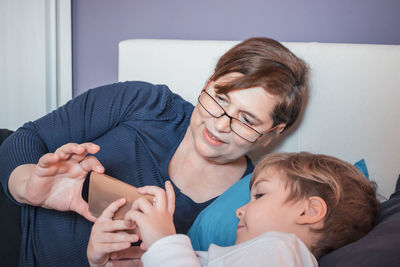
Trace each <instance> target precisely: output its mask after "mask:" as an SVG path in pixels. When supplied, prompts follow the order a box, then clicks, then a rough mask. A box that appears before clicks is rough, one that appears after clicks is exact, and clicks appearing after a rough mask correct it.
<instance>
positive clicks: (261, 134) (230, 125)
mask: <svg viewBox="0 0 400 267" xmlns="http://www.w3.org/2000/svg"><path fill="white" fill-rule="evenodd" d="M211 80H212V78H210V79H209V80H208V82H207V84H206V86H205V87H204V88H203V90H201V92H200V95H199V97H198V98H197V101H198V102H199V104H200V105H201V106H202V107H203V108H204V110H205V111H207V113H208V114H210V115H211V116H212V117H214V118H217V119H219V118H221V117H222V116H224V115H225V116H227V117H228V118H229V128H230V129H231V131H232V132H234V133H235V134H236V135H237V136H239V137H240V138H242V139H244V140H246V141H247V142H250V143H256V142H257V141H258V139H260V138H261V137H262V136H264V135H265V134H267V133H269V132H271V131H273V130H275V129H276V128H278V126H279V124H278V125H275V126H273V127H272V128H270V129H269V130H266V131H264V132H261V133H260V132H259V131H257V130H256V129H254V128H253V127H251V126H250V125H247V124H246V123H244V122H242V121H240V120H239V119H238V118H235V117H232V116H230V115H229V114H228V113H227V112H226V111H225V109H224V108H223V107H222V106H221V105H220V104H219V103H218V102H217V100H216V99H215V98H214V97H212V96H211V95H210V94H209V93H208V92H207V88H208V86H209V84H210V82H211ZM203 93H205V94H207V95H208V96H209V97H210V98H211V99H212V100H213V101H214V102H215V103H216V104H217V105H218V106H219V107H220V108H221V110H222V111H223V113H222V114H221V115H220V116H215V115H213V114H211V112H210V111H208V109H206V108H205V107H204V105H203V104H202V103H201V102H200V96H201V95H202V94H203ZM232 120H236V121H238V122H239V124H242V125H244V126H245V127H247V128H249V129H250V130H252V131H254V132H256V133H257V134H258V137H257V138H256V140H254V141H250V140H248V139H246V138H244V137H243V136H241V135H239V134H238V133H237V132H235V131H234V130H233V129H232ZM275 123H276V122H275V121H274V123H273V124H275Z"/></svg>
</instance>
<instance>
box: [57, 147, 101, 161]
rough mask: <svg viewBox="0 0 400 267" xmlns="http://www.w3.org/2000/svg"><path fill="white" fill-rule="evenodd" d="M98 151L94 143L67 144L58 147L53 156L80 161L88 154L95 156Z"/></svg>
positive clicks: (98, 148)
mask: <svg viewBox="0 0 400 267" xmlns="http://www.w3.org/2000/svg"><path fill="white" fill-rule="evenodd" d="M99 150H100V146H98V145H96V144H94V143H83V144H76V143H68V144H65V145H63V146H61V147H59V148H58V149H57V150H56V151H55V154H58V155H59V156H60V158H61V159H63V160H68V159H72V160H74V161H81V160H82V159H83V158H84V157H85V156H86V155H87V154H88V153H91V154H95V153H97V152H98V151H99Z"/></svg>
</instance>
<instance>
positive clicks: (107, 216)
mask: <svg viewBox="0 0 400 267" xmlns="http://www.w3.org/2000/svg"><path fill="white" fill-rule="evenodd" d="M125 203H126V199H125V198H120V199H118V200H116V201H114V202H112V203H111V204H110V205H108V207H107V208H105V209H104V211H103V213H102V214H101V215H100V217H99V218H98V219H97V221H105V220H111V219H112V218H113V217H114V214H115V212H116V211H117V210H118V209H119V208H120V207H122V206H123V205H125Z"/></svg>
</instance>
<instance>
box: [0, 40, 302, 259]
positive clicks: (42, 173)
mask: <svg viewBox="0 0 400 267" xmlns="http://www.w3.org/2000/svg"><path fill="white" fill-rule="evenodd" d="M307 72H308V69H307V66H306V64H305V63H304V62H303V61H302V60H300V59H299V58H297V57H296V56H295V55H294V54H292V53H291V52H290V51H289V50H288V49H287V48H285V47H284V46H282V45H281V44H280V43H278V42H276V41H274V40H271V39H267V38H252V39H248V40H246V41H244V42H242V43H240V44H238V45H237V46H235V47H234V48H232V49H231V50H229V51H228V52H227V53H226V54H224V55H223V56H222V57H221V59H220V60H219V61H218V63H217V66H216V68H215V72H214V74H213V76H212V77H211V78H210V80H209V81H208V83H207V85H206V86H205V87H204V89H203V90H202V91H201V93H200V96H199V102H198V104H197V105H196V106H195V107H193V106H192V105H191V104H190V103H188V102H186V101H185V100H183V99H182V98H181V97H179V96H178V95H175V94H173V93H172V92H171V91H170V90H169V89H168V88H167V87H166V86H164V85H152V84H148V83H144V82H126V83H118V84H112V85H108V86H103V87H99V88H96V89H92V90H89V91H88V92H86V93H84V94H82V95H80V96H78V97H76V98H75V99H73V100H72V101H70V102H69V103H67V104H66V105H65V106H63V107H61V108H59V109H58V110H55V111H53V112H52V113H50V114H48V115H46V116H44V117H42V118H40V119H38V120H37V121H35V122H29V123H27V124H25V125H24V126H23V127H22V128H20V129H19V130H18V131H17V132H16V133H15V134H13V135H12V136H11V137H10V138H9V139H8V140H7V141H6V142H5V143H4V145H3V146H2V147H1V151H0V166H1V167H0V168H1V169H0V171H1V173H0V174H1V179H2V181H1V182H2V185H3V188H4V189H5V192H6V194H7V195H8V197H9V198H10V199H11V200H13V201H14V202H15V203H16V204H19V205H21V204H27V205H22V240H21V251H22V253H21V256H20V264H21V265H35V264H36V265H40V266H41V265H44V266H45V265H52V264H53V265H54V264H57V265H75V266H83V265H87V264H88V263H87V260H86V255H85V252H86V246H87V241H88V238H89V234H90V228H91V225H92V223H91V221H94V220H95V218H94V217H93V216H92V215H91V214H90V213H89V211H88V205H87V203H86V202H85V201H84V200H83V199H82V196H81V194H82V191H85V190H82V188H85V187H84V183H85V178H86V175H87V174H88V172H90V171H97V172H105V173H107V174H109V175H111V176H114V177H117V178H119V179H121V180H123V181H125V182H127V183H130V184H132V185H134V186H144V185H157V186H160V187H163V186H164V182H165V181H166V180H170V181H172V184H173V186H174V190H175V194H176V211H175V215H174V223H175V225H176V229H177V232H179V233H185V232H186V231H187V230H188V228H189V227H190V225H191V224H192V222H193V220H194V219H195V217H196V215H197V214H198V213H199V212H200V211H201V210H202V209H203V208H204V207H206V206H207V205H208V204H210V203H211V202H212V201H213V200H214V199H215V198H216V197H217V196H218V195H220V194H221V193H223V192H224V191H225V190H226V189H227V188H229V187H230V186H231V185H233V184H234V183H235V182H237V181H238V180H240V179H241V178H242V177H243V176H244V175H246V174H248V173H250V172H251V171H252V169H253V165H252V163H251V161H250V159H249V158H248V157H247V156H246V155H247V154H248V153H250V152H252V151H254V150H256V149H258V148H260V147H263V146H267V145H268V144H269V143H270V142H271V141H272V140H273V139H274V138H277V137H278V136H279V135H280V133H282V132H283V131H284V130H286V129H288V128H289V127H290V126H291V125H292V124H293V123H294V122H295V120H296V119H297V117H298V115H299V113H300V111H301V109H302V105H303V99H304V97H305V95H306V92H307V80H308V79H307ZM100 148H101V149H100ZM86 181H87V180H86ZM83 193H85V192H83ZM60 211H62V212H60ZM72 211H74V212H72ZM80 215H82V216H83V217H82V216H80ZM85 218H86V219H87V220H86V219H85Z"/></svg>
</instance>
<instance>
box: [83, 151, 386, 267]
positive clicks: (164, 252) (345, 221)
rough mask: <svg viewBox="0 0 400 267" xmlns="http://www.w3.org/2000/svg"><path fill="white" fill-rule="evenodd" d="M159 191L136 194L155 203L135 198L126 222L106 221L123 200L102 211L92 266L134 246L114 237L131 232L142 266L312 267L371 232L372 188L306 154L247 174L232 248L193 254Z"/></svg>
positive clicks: (168, 198) (171, 205)
mask: <svg viewBox="0 0 400 267" xmlns="http://www.w3.org/2000/svg"><path fill="white" fill-rule="evenodd" d="M165 187H166V191H164V190H163V189H161V188H158V187H153V186H146V187H142V188H140V189H139V190H140V192H141V193H147V194H153V195H154V196H155V203H154V205H152V204H151V203H150V202H148V201H146V200H145V199H142V198H141V199H138V200H137V201H136V202H134V204H133V205H132V208H131V210H130V211H129V212H128V213H127V214H126V216H125V221H117V220H115V221H113V220H112V217H113V215H114V213H115V211H116V210H118V208H119V207H121V206H122V205H123V204H124V203H125V201H124V200H123V199H122V200H118V201H116V202H114V203H112V204H111V205H110V206H109V207H108V208H107V209H105V211H104V212H103V214H102V215H101V216H100V217H99V219H98V220H97V222H96V223H95V225H94V226H93V229H92V233H91V237H90V241H89V246H88V259H89V263H90V264H91V266H105V265H106V264H107V263H108V262H109V261H110V255H111V253H112V252H114V251H118V250H122V249H125V248H128V247H129V246H130V242H135V241H137V240H138V239H139V237H138V236H137V235H134V234H128V233H126V232H123V231H121V230H124V229H132V228H135V227H138V229H139V230H140V239H141V240H142V241H143V242H142V245H141V246H142V248H143V249H147V251H146V253H145V254H144V255H143V256H142V261H143V264H144V266H205V265H206V266H261V265H263V266H265V265H268V266H317V265H318V263H317V260H316V259H318V258H320V257H321V256H323V255H324V254H326V253H328V252H330V251H332V250H334V249H336V248H339V247H341V246H343V245H345V244H347V243H350V242H353V241H356V240H358V239H360V238H361V237H362V236H363V235H365V234H366V233H367V232H368V231H370V230H371V229H372V227H373V225H374V222H375V218H376V216H377V213H378V207H379V202H378V201H377V199H376V195H375V189H374V187H373V186H371V184H369V182H368V181H367V180H366V179H365V178H364V177H363V175H362V174H361V173H360V172H359V171H358V170H357V169H356V168H355V167H353V166H352V165H351V164H348V163H346V162H344V161H341V160H339V159H337V158H334V157H330V156H326V155H315V154H310V153H306V152H301V153H278V154H272V155H269V156H267V157H266V158H265V159H264V160H262V161H261V162H260V163H259V164H258V165H257V167H256V169H255V171H254V174H253V177H252V180H251V182H250V187H251V200H250V202H249V203H248V204H246V205H245V206H243V207H241V208H239V209H238V210H237V211H236V216H237V217H238V218H239V220H240V221H239V224H238V229H237V232H236V237H237V238H236V243H235V245H234V246H230V247H219V246H216V245H211V246H210V247H209V250H208V251H207V252H195V251H193V249H192V246H191V243H190V240H189V238H188V237H187V236H185V235H179V234H176V232H175V227H174V224H173V217H172V215H173V212H174V209H175V202H174V197H175V195H174V192H173V187H172V185H171V183H170V182H167V183H166V185H165ZM133 222H134V223H133Z"/></svg>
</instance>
